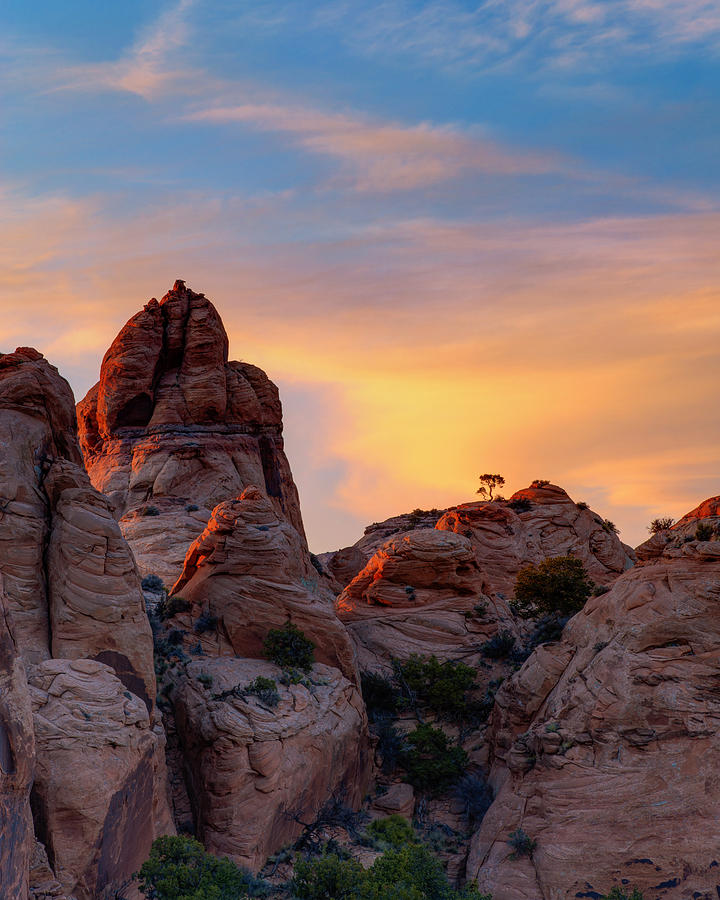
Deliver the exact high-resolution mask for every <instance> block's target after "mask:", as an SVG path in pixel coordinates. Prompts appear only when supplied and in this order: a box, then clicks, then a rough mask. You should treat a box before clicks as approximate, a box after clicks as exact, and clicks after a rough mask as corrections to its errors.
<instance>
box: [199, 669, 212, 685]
mask: <svg viewBox="0 0 720 900" xmlns="http://www.w3.org/2000/svg"><path fill="white" fill-rule="evenodd" d="M197 680H198V681H199V682H200V684H202V685H203V686H204V687H206V688H211V687H212V686H213V677H212V675H209V674H208V673H207V672H201V673H200V674H199V675H198V677H197Z"/></svg>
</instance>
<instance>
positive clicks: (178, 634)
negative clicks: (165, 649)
mask: <svg viewBox="0 0 720 900" xmlns="http://www.w3.org/2000/svg"><path fill="white" fill-rule="evenodd" d="M184 637H185V632H184V631H183V630H182V628H173V629H172V631H170V632H169V633H168V636H167V642H168V644H169V645H170V646H171V647H177V646H179V645H180V644H182V642H183V638H184Z"/></svg>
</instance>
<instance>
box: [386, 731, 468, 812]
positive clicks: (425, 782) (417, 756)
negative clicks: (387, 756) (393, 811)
mask: <svg viewBox="0 0 720 900" xmlns="http://www.w3.org/2000/svg"><path fill="white" fill-rule="evenodd" d="M467 764H468V756H467V753H466V752H465V751H464V750H463V748H462V747H458V746H453V745H452V744H451V743H450V739H449V738H448V736H447V735H446V734H445V732H444V731H443V730H442V729H441V728H433V727H432V725H429V724H428V723H427V722H425V723H423V724H422V725H418V726H417V728H416V729H415V730H414V731H411V732H410V734H408V735H407V743H406V746H405V748H404V749H403V750H402V751H401V754H400V765H401V766H402V767H403V769H405V771H406V772H407V775H408V781H409V782H410V784H412V785H413V786H414V787H416V788H417V789H418V790H419V791H422V792H424V793H429V794H433V795H435V794H440V793H442V792H443V791H444V790H446V789H447V788H449V787H452V785H454V784H456V783H457V782H458V781H459V780H460V779H461V778H462V776H463V775H464V774H465V769H466V767H467Z"/></svg>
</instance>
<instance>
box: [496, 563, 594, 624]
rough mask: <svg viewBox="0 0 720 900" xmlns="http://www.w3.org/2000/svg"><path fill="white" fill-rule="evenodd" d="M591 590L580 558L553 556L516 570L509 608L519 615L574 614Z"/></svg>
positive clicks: (531, 616)
mask: <svg viewBox="0 0 720 900" xmlns="http://www.w3.org/2000/svg"><path fill="white" fill-rule="evenodd" d="M592 589H593V584H592V582H591V581H590V579H589V578H588V576H587V573H586V571H585V566H583V564H582V561H581V560H579V559H576V558H575V557H574V556H553V557H550V558H548V559H544V560H543V561H542V562H541V563H539V564H538V565H533V564H530V565H529V566H525V568H523V569H520V571H519V572H518V576H517V580H516V582H515V599H514V600H513V601H512V602H511V604H510V605H511V607H512V609H513V611H514V612H515V613H517V615H519V616H521V617H522V618H525V619H529V618H536V617H538V616H542V615H556V616H561V617H566V616H572V615H575V613H576V612H579V611H580V610H581V609H582V608H583V606H584V605H585V603H586V601H587V599H588V597H589V596H590V594H591V592H592Z"/></svg>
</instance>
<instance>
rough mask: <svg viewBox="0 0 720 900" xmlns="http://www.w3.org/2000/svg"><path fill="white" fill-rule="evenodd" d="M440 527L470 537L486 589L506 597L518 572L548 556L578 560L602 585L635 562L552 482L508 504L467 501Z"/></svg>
mask: <svg viewBox="0 0 720 900" xmlns="http://www.w3.org/2000/svg"><path fill="white" fill-rule="evenodd" d="M436 527H437V528H439V529H441V530H443V531H454V532H455V533H456V534H462V535H464V536H465V537H467V538H468V540H469V541H470V543H471V544H472V547H473V550H474V553H475V559H476V560H477V563H478V566H479V567H480V570H481V571H482V573H483V579H484V584H483V587H484V590H485V591H487V592H488V593H491V594H496V595H497V594H501V595H502V596H503V597H506V598H507V599H510V598H511V597H512V594H513V590H514V587H515V578H516V576H517V573H518V572H519V571H520V569H521V568H523V567H524V566H527V565H529V564H530V563H539V562H541V561H542V560H543V559H545V558H547V557H549V556H565V555H567V554H572V555H573V556H576V557H577V558H578V559H580V560H582V562H583V565H584V566H585V569H586V570H587V572H588V575H589V576H590V577H591V578H592V579H593V580H594V581H596V582H597V583H598V584H610V583H612V582H613V581H614V580H615V579H616V578H617V577H618V575H620V574H621V573H622V572H624V571H625V570H626V569H628V568H630V566H632V565H633V563H634V561H635V557H634V553H633V551H632V549H631V548H630V547H627V546H626V545H625V544H623V543H622V542H621V541H620V539H619V538H618V536H617V534H616V533H615V532H614V531H613V530H612V528H611V527H610V525H609V524H608V523H605V522H604V520H603V519H602V518H601V517H600V516H599V515H598V514H597V513H596V512H593V510H591V509H589V508H588V507H587V505H586V504H584V503H581V504H577V503H574V502H573V501H572V500H571V499H570V497H569V496H568V495H567V493H566V492H565V491H564V490H563V489H562V488H560V487H558V486H557V485H554V484H545V483H542V482H534V483H533V484H532V485H531V486H530V487H528V488H525V489H524V490H521V491H517V492H516V493H515V494H513V495H512V497H510V499H509V500H507V501H506V500H495V501H492V502H489V503H488V502H484V501H480V502H476V503H463V504H462V505H460V506H456V507H453V508H451V509H449V510H447V512H446V513H445V514H444V515H443V516H442V517H441V518H440V520H439V521H438V523H437V525H436Z"/></svg>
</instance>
